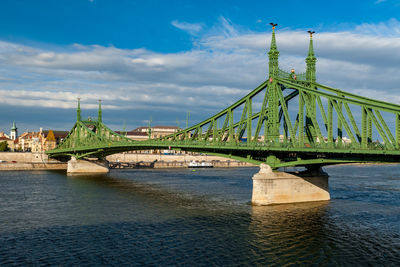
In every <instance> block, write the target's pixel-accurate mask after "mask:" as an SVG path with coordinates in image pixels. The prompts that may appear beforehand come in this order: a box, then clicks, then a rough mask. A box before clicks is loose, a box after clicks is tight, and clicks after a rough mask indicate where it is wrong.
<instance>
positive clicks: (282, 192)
mask: <svg viewBox="0 0 400 267" xmlns="http://www.w3.org/2000/svg"><path fill="white" fill-rule="evenodd" d="M329 199H330V195H329V189H328V175H327V174H326V173H325V172H323V171H322V170H321V168H318V169H316V170H311V171H306V172H301V173H300V172H299V173H286V172H273V171H272V169H271V167H270V166H269V165H267V164H261V165H260V172H258V173H256V174H255V175H254V176H253V195H252V199H251V202H252V204H253V205H273V204H283V203H295V202H310V201H323V200H329Z"/></svg>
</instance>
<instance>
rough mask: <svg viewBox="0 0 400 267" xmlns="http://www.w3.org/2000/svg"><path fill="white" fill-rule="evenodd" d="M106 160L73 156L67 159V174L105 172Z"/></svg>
mask: <svg viewBox="0 0 400 267" xmlns="http://www.w3.org/2000/svg"><path fill="white" fill-rule="evenodd" d="M108 171H109V169H108V161H107V160H84V159H78V160H77V159H76V158H74V157H72V158H71V160H70V161H68V168H67V173H69V174H80V173H81V174H84V173H107V172H108Z"/></svg>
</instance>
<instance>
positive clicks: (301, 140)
mask: <svg viewBox="0 0 400 267" xmlns="http://www.w3.org/2000/svg"><path fill="white" fill-rule="evenodd" d="M303 146H304V99H303V93H302V92H299V147H303Z"/></svg>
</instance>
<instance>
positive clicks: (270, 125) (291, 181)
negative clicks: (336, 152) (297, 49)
mask: <svg viewBox="0 0 400 267" xmlns="http://www.w3.org/2000/svg"><path fill="white" fill-rule="evenodd" d="M271 26H272V39H271V48H270V51H269V52H268V56H269V71H268V74H269V79H268V82H269V83H268V87H267V92H268V98H269V100H268V101H269V102H268V117H267V131H266V134H267V136H266V137H265V138H266V140H267V141H268V142H275V143H278V142H279V135H280V131H279V130H280V122H279V105H283V103H282V102H279V101H280V100H279V94H282V92H281V91H280V90H282V88H281V87H280V86H279V85H278V83H277V81H276V78H278V77H279V60H278V58H279V51H278V49H277V45H276V39H275V27H276V26H277V24H274V23H271ZM308 32H309V34H310V44H309V48H308V56H307V58H306V65H307V69H306V81H307V84H308V87H309V88H310V89H313V90H317V88H316V86H315V85H314V83H315V82H316V61H317V58H316V57H315V54H314V47H313V39H312V35H313V34H314V33H315V32H312V31H308ZM293 75H294V73H293V71H292V73H291V76H290V77H291V78H293ZM306 103H307V105H308V106H306ZM304 110H305V113H304ZM298 114H299V121H300V123H299V124H300V125H303V123H302V122H303V119H304V118H303V117H304V115H305V126H304V128H303V127H302V126H299V136H298V139H299V141H298V142H299V146H300V147H302V146H303V145H304V130H305V131H306V135H307V137H308V140H309V141H310V142H312V143H314V142H317V141H319V142H323V140H317V134H316V129H315V126H314V124H313V121H316V97H315V95H313V94H308V93H303V92H300V93H299V113H298ZM284 124H285V123H284ZM285 136H286V137H287V133H286V135H285ZM291 138H292V140H294V139H295V138H296V137H295V136H291ZM276 161H277V159H276V157H275V156H274V155H272V154H271V155H269V156H268V157H267V158H266V163H267V164H261V165H260V171H259V172H258V173H256V174H255V175H254V176H253V192H252V204H253V205H270V204H282V203H295V202H310V201H325V200H329V199H330V194H329V188H328V175H327V174H326V173H325V172H323V171H322V169H321V168H320V167H319V166H318V165H317V166H314V167H310V168H309V167H307V171H305V172H301V173H287V172H279V171H273V170H272V168H271V167H270V166H269V165H268V164H271V163H272V164H274V163H275V162H276Z"/></svg>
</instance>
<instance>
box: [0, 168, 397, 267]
mask: <svg viewBox="0 0 400 267" xmlns="http://www.w3.org/2000/svg"><path fill="white" fill-rule="evenodd" d="M256 171H257V168H238V169H204V170H196V171H193V170H187V169H175V170H124V171H112V172H110V173H109V174H107V175H95V176H92V175H83V176H66V175H65V174H64V173H63V172H1V173H0V214H1V216H0V265H1V266H4V265H5V266H7V265H14V264H20V265H27V264H31V265H48V264H50V265H78V264H79V265H120V264H125V265H136V266H143V265H207V266H208V265H222V266H239V265H240V266H241V265H262V266H288V265H312V264H313V265H362V266H364V265H378V264H383V265H393V266H395V265H396V264H397V263H398V262H399V261H400V252H399V251H400V208H399V206H400V175H399V173H400V167H399V166H396V165H383V166H363V167H359V166H340V167H339V166H337V167H330V168H326V171H327V172H328V173H329V174H330V176H331V178H330V187H331V197H332V200H331V201H328V202H316V203H302V204H286V205H276V206H268V207H260V206H254V207H253V206H251V205H249V200H250V198H251V189H252V188H251V186H252V183H251V179H250V178H251V177H252V175H253V174H254V173H255V172H256Z"/></svg>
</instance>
